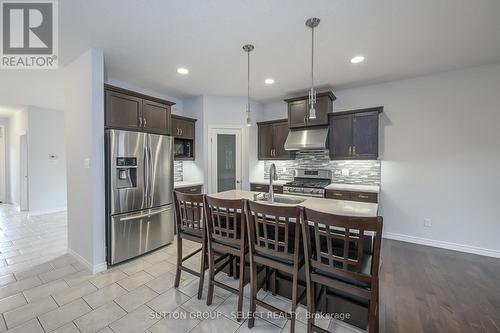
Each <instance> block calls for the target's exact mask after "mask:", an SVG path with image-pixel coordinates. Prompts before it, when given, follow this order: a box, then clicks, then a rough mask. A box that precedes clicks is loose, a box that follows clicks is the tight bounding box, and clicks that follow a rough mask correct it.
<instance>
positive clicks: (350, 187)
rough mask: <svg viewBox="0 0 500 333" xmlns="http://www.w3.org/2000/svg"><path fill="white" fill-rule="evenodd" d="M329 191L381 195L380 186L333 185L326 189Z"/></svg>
mask: <svg viewBox="0 0 500 333" xmlns="http://www.w3.org/2000/svg"><path fill="white" fill-rule="evenodd" d="M326 189H327V190H343V191H359V192H372V193H380V186H378V185H357V184H338V183H332V184H330V185H328V186H327V187H326Z"/></svg>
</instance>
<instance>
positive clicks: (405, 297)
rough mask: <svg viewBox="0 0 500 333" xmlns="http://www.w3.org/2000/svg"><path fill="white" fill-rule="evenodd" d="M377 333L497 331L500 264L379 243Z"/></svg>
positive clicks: (430, 249) (499, 323)
mask: <svg viewBox="0 0 500 333" xmlns="http://www.w3.org/2000/svg"><path fill="white" fill-rule="evenodd" d="M382 261H383V262H382V270H381V277H380V283H381V286H380V290H381V294H380V298H381V308H380V332H385V333H390V332H457V333H458V332H464V333H465V332H466V333H470V332H500V260H499V259H494V258H488V257H483V256H477V255H473V254H467V253H461V252H455V251H449V250H444V249H438V248H433V247H427V246H421V245H415V244H410V243H404V242H398V241H393V240H384V241H383V244H382Z"/></svg>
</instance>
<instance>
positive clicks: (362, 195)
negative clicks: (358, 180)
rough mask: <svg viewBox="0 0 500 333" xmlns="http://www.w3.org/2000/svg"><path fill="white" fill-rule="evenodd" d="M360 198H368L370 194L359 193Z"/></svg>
mask: <svg viewBox="0 0 500 333" xmlns="http://www.w3.org/2000/svg"><path fill="white" fill-rule="evenodd" d="M358 198H360V199H368V196H367V195H364V194H359V195H358Z"/></svg>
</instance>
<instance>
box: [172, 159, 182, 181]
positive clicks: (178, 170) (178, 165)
mask: <svg viewBox="0 0 500 333" xmlns="http://www.w3.org/2000/svg"><path fill="white" fill-rule="evenodd" d="M182 174H183V170H182V161H174V182H182V180H183V176H182Z"/></svg>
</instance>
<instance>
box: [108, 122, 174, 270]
mask: <svg viewBox="0 0 500 333" xmlns="http://www.w3.org/2000/svg"><path fill="white" fill-rule="evenodd" d="M105 153H106V158H105V162H106V260H107V263H108V265H114V264H117V263H119V262H122V261H125V260H128V259H131V258H134V257H136V256H139V255H141V254H144V253H147V252H149V251H152V250H154V249H157V248H159V247H161V246H164V245H166V244H168V243H170V242H172V240H173V238H174V205H173V189H174V166H173V163H174V154H173V138H172V137H170V136H166V135H155V134H148V133H142V132H132V131H122V130H111V129H110V130H106V132H105Z"/></svg>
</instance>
